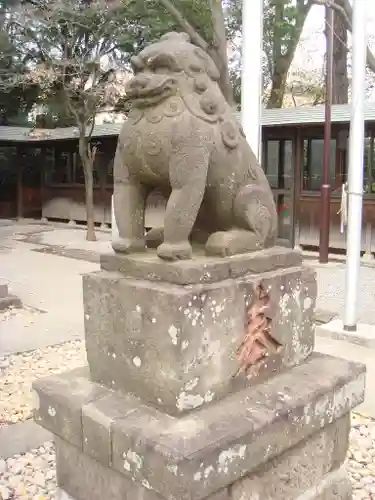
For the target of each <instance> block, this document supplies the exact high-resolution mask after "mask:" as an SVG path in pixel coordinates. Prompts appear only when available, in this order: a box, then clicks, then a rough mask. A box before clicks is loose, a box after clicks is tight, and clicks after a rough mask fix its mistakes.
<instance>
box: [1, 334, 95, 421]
mask: <svg viewBox="0 0 375 500" xmlns="http://www.w3.org/2000/svg"><path fill="white" fill-rule="evenodd" d="M85 364H86V356H85V349H84V344H83V342H81V341H74V342H67V343H65V344H61V345H59V346H53V347H45V348H43V349H38V350H36V351H30V352H27V353H22V354H14V355H10V356H7V357H6V358H2V359H1V362H0V375H1V379H0V425H4V424H12V423H15V422H20V421H24V420H27V419H28V418H31V416H32V408H33V404H34V397H33V393H32V390H31V384H32V382H33V381H34V380H35V379H37V378H42V377H47V376H48V375H53V374H57V373H62V372H64V371H67V370H72V369H74V368H78V367H79V366H83V365H85Z"/></svg>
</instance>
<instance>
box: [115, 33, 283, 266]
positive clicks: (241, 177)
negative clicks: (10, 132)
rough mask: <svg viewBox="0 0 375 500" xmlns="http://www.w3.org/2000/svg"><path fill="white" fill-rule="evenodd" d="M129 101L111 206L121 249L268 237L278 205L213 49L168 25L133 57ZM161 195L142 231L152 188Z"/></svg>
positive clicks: (214, 249)
mask: <svg viewBox="0 0 375 500" xmlns="http://www.w3.org/2000/svg"><path fill="white" fill-rule="evenodd" d="M132 64H133V67H134V72H135V76H134V77H133V78H132V79H131V80H130V81H129V83H128V86H127V95H128V97H129V98H130V99H131V102H132V108H131V111H130V113H129V116H128V119H127V121H126V122H125V123H124V126H123V128H122V131H121V133H120V137H119V141H118V146H117V151H116V156H115V164H114V212H115V218H116V223H117V226H118V230H119V237H118V238H117V239H116V240H114V241H113V242H112V246H113V249H114V250H115V251H116V252H120V253H131V252H139V251H142V250H144V249H145V244H146V240H147V242H148V243H147V244H148V246H152V245H153V246H156V245H155V244H157V254H158V256H159V257H161V258H162V259H166V260H178V259H189V258H191V257H192V247H191V244H190V241H189V240H193V241H197V242H200V243H204V244H205V250H206V254H207V255H216V256H227V255H233V254H237V253H244V252H251V251H254V250H258V249H261V248H265V247H269V246H272V245H273V244H274V242H275V238H276V233H277V214H276V208H275V204H274V200H273V196H272V192H271V189H270V187H269V184H268V181H267V179H266V177H265V175H264V172H263V170H262V169H261V167H260V166H259V165H258V162H257V160H256V157H255V156H254V154H253V152H252V151H251V149H250V147H249V145H248V144H247V142H246V139H245V137H244V133H243V131H242V128H241V126H240V125H239V124H238V122H237V120H236V118H235V116H234V114H233V111H232V109H231V107H230V106H229V105H228V103H227V102H226V100H225V98H224V96H223V95H222V93H221V91H220V88H219V86H218V84H217V80H218V78H219V73H218V70H217V68H216V66H215V64H214V62H213V61H212V59H211V58H210V57H209V56H208V55H207V54H206V53H205V52H204V51H203V50H201V49H200V48H198V47H196V46H195V45H193V44H192V43H190V39H189V37H188V36H187V35H186V34H185V33H168V34H167V35H164V36H163V37H161V39H160V41H158V42H156V43H154V44H152V45H150V46H149V47H146V48H145V49H144V50H143V51H142V52H140V54H139V55H137V56H135V57H134V58H133V59H132ZM155 188H158V189H160V190H161V191H162V192H163V193H164V194H165V196H166V197H167V199H168V203H167V208H166V213H165V217H164V227H162V228H153V229H152V230H151V231H150V232H149V234H148V235H147V236H146V237H145V234H144V214H145V204H146V199H147V196H148V194H149V193H150V191H152V190H154V189H155Z"/></svg>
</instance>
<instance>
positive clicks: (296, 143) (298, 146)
mask: <svg viewBox="0 0 375 500" xmlns="http://www.w3.org/2000/svg"><path fill="white" fill-rule="evenodd" d="M293 149H294V155H293V158H294V185H293V191H294V192H293V205H294V207H293V226H294V234H293V241H292V245H293V248H294V249H295V250H301V247H300V231H301V228H300V196H301V187H302V161H303V142H302V134H301V128H300V127H298V128H297V132H296V134H295V136H294V138H293Z"/></svg>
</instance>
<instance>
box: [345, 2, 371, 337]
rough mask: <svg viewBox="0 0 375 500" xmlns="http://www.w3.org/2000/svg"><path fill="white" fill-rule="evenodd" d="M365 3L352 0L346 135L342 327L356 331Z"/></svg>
mask: <svg viewBox="0 0 375 500" xmlns="http://www.w3.org/2000/svg"><path fill="white" fill-rule="evenodd" d="M366 2H367V0H353V31H352V101H351V119H350V137H349V172H348V205H349V207H348V233H347V240H346V255H347V257H346V284H345V309H344V322H343V323H344V330H346V331H356V330H357V321H358V318H357V306H358V291H359V271H360V252H361V240H362V201H363V200H362V198H363V152H364V89H365V82H366V80H365V78H366V49H367V35H366Z"/></svg>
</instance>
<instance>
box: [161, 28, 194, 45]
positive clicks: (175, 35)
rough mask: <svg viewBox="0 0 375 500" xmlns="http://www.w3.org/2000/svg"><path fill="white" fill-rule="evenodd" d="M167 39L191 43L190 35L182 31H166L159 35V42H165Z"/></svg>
mask: <svg viewBox="0 0 375 500" xmlns="http://www.w3.org/2000/svg"><path fill="white" fill-rule="evenodd" d="M167 40H172V41H173V40H176V41H183V42H187V43H191V40H190V36H189V35H188V34H187V33H185V32H184V31H181V32H180V31H170V32H169V33H166V34H165V35H163V36H161V37H160V41H161V42H165V41H167Z"/></svg>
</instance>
